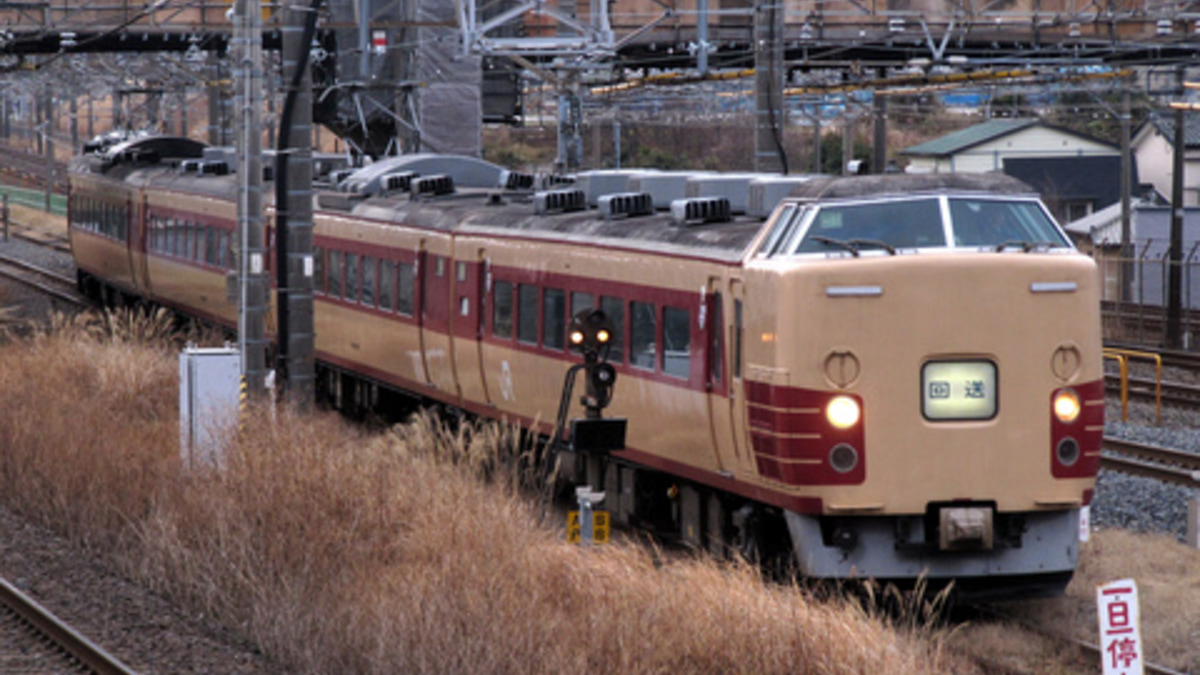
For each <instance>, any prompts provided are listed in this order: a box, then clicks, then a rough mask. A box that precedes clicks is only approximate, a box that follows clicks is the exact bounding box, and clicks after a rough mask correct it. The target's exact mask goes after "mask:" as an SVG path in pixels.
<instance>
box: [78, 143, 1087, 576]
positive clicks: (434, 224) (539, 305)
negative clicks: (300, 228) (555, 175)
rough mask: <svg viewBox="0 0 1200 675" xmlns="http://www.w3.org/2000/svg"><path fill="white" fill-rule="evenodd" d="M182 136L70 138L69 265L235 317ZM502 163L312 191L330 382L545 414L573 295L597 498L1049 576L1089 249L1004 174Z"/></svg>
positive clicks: (1064, 553) (1061, 520) (775, 537)
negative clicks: (561, 173)
mask: <svg viewBox="0 0 1200 675" xmlns="http://www.w3.org/2000/svg"><path fill="white" fill-rule="evenodd" d="M203 154H204V148H203V147H202V146H200V145H199V144H196V143H194V142H190V141H186V140H183V139H164V138H157V139H141V140H136V141H130V142H127V143H124V144H121V145H118V146H116V147H113V148H110V149H108V150H107V151H104V152H102V153H100V154H96V155H90V156H83V157H80V158H78V159H77V160H76V161H75V163H74V165H73V169H72V173H71V195H70V221H71V244H72V249H73V251H74V256H75V259H76V262H77V267H78V274H79V281H80V285H81V287H82V288H83V289H84V290H85V291H87V292H89V293H91V294H93V295H100V296H103V297H106V298H110V299H113V298H116V299H122V298H123V299H130V298H133V297H137V298H142V299H145V300H147V301H151V302H154V303H159V304H161V305H164V306H167V307H171V308H174V309H176V310H178V311H180V312H184V313H186V314H189V315H194V316H198V317H202V318H205V319H208V320H211V321H214V322H216V323H219V324H224V325H227V326H234V325H236V308H235V307H234V306H233V305H232V304H230V303H228V302H227V300H226V272H227V271H228V270H229V269H230V268H231V267H232V261H233V254H232V252H231V247H230V242H231V240H232V238H233V228H234V225H235V219H236V213H235V208H236V205H235V202H234V195H235V184H234V182H233V181H234V178H235V177H234V176H233V175H209V174H215V173H219V172H211V171H206V170H205V168H204V166H203V164H204V162H202V161H200V160H199V159H198V158H200V157H202V155H203ZM430 174H439V176H438V177H436V178H433V177H431V176H430ZM418 175H421V176H422V177H423V178H425V179H426V180H422V178H417V176H418ZM506 176H507V177H509V178H511V177H512V176H511V175H509V174H506V172H502V171H501V170H500V169H499V168H498V167H494V166H492V165H489V164H487V163H485V162H481V161H478V160H471V159H467V158H450V157H435V156H424V155H419V156H411V157H401V158H393V159H388V160H385V161H381V162H377V163H375V164H373V165H371V166H368V167H366V168H364V169H360V170H358V171H357V172H355V173H352V174H350V175H349V176H348V177H345V178H344V179H343V180H342V181H341V183H340V186H341V191H331V192H328V193H322V194H318V198H317V200H316V201H317V204H318V206H317V208H316V211H315V215H314V223H315V260H314V263H315V264H314V265H313V270H314V288H315V290H314V297H315V327H316V355H317V360H318V375H319V377H318V381H319V383H320V384H321V385H323V386H324V387H325V388H326V389H327V390H328V392H329V393H330V394H331V395H332V396H333V397H334V399H335V400H338V401H340V402H341V403H342V404H343V405H346V404H349V403H350V402H353V403H354V404H356V405H381V404H382V403H381V402H382V401H386V400H388V399H389V396H387V395H385V394H389V395H390V394H394V393H396V392H402V393H403V394H404V395H405V396H414V397H419V398H421V399H423V400H427V401H431V402H440V403H442V404H445V405H448V406H454V407H456V408H460V409H463V410H466V411H469V412H472V413H476V414H479V415H483V416H486V417H492V418H501V419H508V420H513V421H517V422H519V423H522V424H525V425H535V424H536V425H540V426H541V430H543V431H545V430H546V425H545V423H547V422H550V421H552V420H553V419H554V413H555V411H556V409H557V407H558V403H559V398H560V393H561V387H562V379H563V373H564V372H565V370H566V369H567V368H568V367H569V366H570V365H571V364H572V363H576V362H578V360H579V357H578V355H576V354H573V353H571V352H570V351H568V349H567V345H566V337H565V334H566V328H567V324H568V321H569V320H570V317H571V316H573V315H574V314H575V313H576V312H577V311H579V310H580V309H585V308H589V307H596V308H600V309H602V310H603V311H604V312H605V313H606V314H607V315H608V316H609V317H610V318H611V319H612V320H613V322H614V325H615V331H614V339H613V344H612V350H611V353H610V358H609V360H610V362H611V363H612V364H613V365H614V366H615V368H616V370H617V372H618V373H619V374H620V379H619V382H618V384H617V386H616V392H615V396H614V400H613V402H612V405H611V407H610V409H609V413H610V414H612V415H614V416H619V417H625V418H627V419H628V433H627V448H626V449H625V450H623V451H620V452H615V453H613V454H612V455H611V456H610V457H608V458H606V459H605V460H604V461H602V460H601V458H599V457H578V458H576V459H577V460H579V461H577V462H576V463H575V466H576V469H575V471H576V473H577V475H578V477H579V479H580V480H586V481H588V482H589V483H591V484H592V485H594V486H602V487H605V488H607V493H608V495H609V498H608V503H607V504H606V508H608V509H609V510H610V511H612V512H613V514H614V517H615V518H616V519H617V520H618V521H620V522H649V523H653V524H654V525H655V526H656V527H658V528H659V529H662V528H668V529H672V530H674V531H675V532H677V533H678V534H679V536H680V537H681V538H682V539H684V540H685V541H688V542H690V543H693V544H695V545H697V546H707V547H710V548H712V549H714V550H722V549H725V548H726V547H735V548H738V549H741V550H743V551H745V552H747V553H751V554H757V555H761V556H771V555H775V554H779V553H786V554H787V555H790V556H791V558H792V560H793V561H794V564H795V566H796V568H797V569H798V570H799V571H800V572H801V573H802V574H804V575H807V576H809V577H814V578H849V577H854V576H858V577H873V578H878V579H887V580H899V581H912V580H914V579H917V578H918V577H920V576H921V575H924V576H925V577H926V578H928V579H930V580H932V581H935V582H937V581H940V580H950V579H953V580H956V581H957V583H958V584H959V586H960V587H961V588H964V589H974V588H1001V589H1006V590H1017V591H1028V592H1051V593H1053V592H1059V591H1061V589H1062V588H1063V586H1064V585H1065V584H1066V582H1067V581H1068V580H1069V578H1070V576H1071V574H1072V572H1073V570H1074V567H1075V564H1076V560H1077V556H1078V550H1079V549H1078V539H1079V536H1078V528H1079V520H1080V513H1081V509H1083V508H1084V507H1085V506H1086V505H1087V504H1088V503H1089V501H1090V500H1091V498H1092V494H1093V489H1094V484H1095V474H1096V471H1097V468H1098V463H1099V451H1100V444H1101V439H1102V432H1103V415H1104V406H1103V403H1104V400H1103V399H1104V390H1103V381H1102V372H1101V353H1100V350H1101V338H1100V319H1099V303H1098V295H1097V293H1098V290H1097V273H1096V269H1095V267H1094V265H1093V263H1092V261H1091V260H1090V259H1089V258H1087V257H1086V256H1083V255H1081V254H1079V253H1078V252H1077V251H1075V250H1074V248H1073V247H1072V246H1071V244H1070V243H1069V241H1068V239H1067V238H1066V237H1065V236H1064V234H1063V232H1062V230H1061V229H1060V228H1059V226H1058V225H1057V224H1056V223H1055V222H1054V221H1053V219H1052V218H1051V216H1050V215H1048V213H1047V211H1046V209H1045V208H1044V207H1043V205H1042V204H1041V203H1040V202H1039V201H1038V199H1037V198H1036V196H1033V195H1030V194H1028V191H1027V188H1025V187H1024V186H1023V185H1021V184H1018V183H1015V181H1010V180H1008V179H1005V178H1003V177H991V176H983V177H978V176H976V177H971V176H963V175H957V176H874V177H853V178H844V179H815V180H811V181H809V182H806V183H803V184H799V185H798V186H796V187H794V188H793V189H792V190H793V191H792V195H791V196H790V197H788V198H786V199H784V200H783V201H782V202H781V203H779V205H778V206H777V207H775V208H774V209H773V211H772V212H771V213H770V215H769V216H768V217H766V218H765V220H764V219H761V218H757V217H747V216H741V215H731V214H730V213H729V212H730V211H740V210H742V208H744V207H745V203H744V199H742V203H739V197H736V196H735V197H734V199H732V200H729V199H725V198H713V197H708V196H705V194H704V193H703V190H704V186H705V185H709V186H713V185H717V186H719V188H720V189H721V190H728V188H729V185H734V186H735V187H736V186H739V185H740V186H741V188H742V189H745V187H746V186H745V184H744V183H738V182H737V181H736V180H734V181H732V182H728V181H727V182H726V183H721V182H720V180H718V179H717V178H714V176H712V175H708V176H707V177H704V176H700V177H695V178H693V179H686V177H685V178H680V179H678V180H676V181H675V183H674V184H675V185H676V188H678V187H679V185H685V188H684V189H685V194H687V193H698V194H697V197H698V198H695V199H691V200H679V201H675V202H673V203H671V204H670V205H669V206H670V207H671V210H670V212H663V211H660V210H657V209H655V208H654V204H655V202H656V201H657V202H659V205H660V206H661V205H666V200H665V198H662V199H659V198H658V197H656V196H655V195H653V194H645V193H636V192H623V193H621V194H616V195H601V194H599V192H600V191H602V190H604V189H605V188H604V187H603V186H604V185H605V183H606V181H611V180H612V179H614V178H621V176H618V175H616V174H611V175H608V174H599V173H597V174H593V175H592V176H591V179H590V180H588V179H587V177H585V180H584V181H582V183H581V185H582V189H572V188H571V187H570V186H567V187H566V188H565V189H559V190H553V191H549V192H540V193H534V192H532V191H529V190H508V189H504V188H503V183H504V181H505V178H506ZM646 176H650V177H654V176H659V177H662V178H664V179H665V178H666V177H667V175H665V174H646ZM447 177H448V179H447ZM643 178H644V177H643ZM742 178H745V177H742ZM747 180H748V179H747ZM680 181H682V183H681V182H680ZM630 182H632V183H634V185H635V187H636V185H637V184H638V182H637V181H635V180H634V179H629V181H628V182H626V183H625V185H628V184H629V183H630ZM666 182H667V181H665V180H664V181H658V182H657V183H656V182H655V181H654V180H649V179H645V180H642V181H641V184H643V185H647V186H653V185H659V184H666ZM750 182H751V183H752V184H753V181H750ZM510 183H521V181H510ZM452 185H456V186H457V189H454V190H453V192H449V191H450V190H451V189H453V188H452ZM697 185H698V186H700V187H698V188H696V187H695V186H697ZM268 192H269V191H268ZM443 193H444V194H443ZM741 194H743V195H744V194H745V193H744V192H743V193H741ZM731 204H732V208H731ZM270 215H271V212H270V209H268V217H269V218H268V222H270ZM272 258H273V256H268V259H272Z"/></svg>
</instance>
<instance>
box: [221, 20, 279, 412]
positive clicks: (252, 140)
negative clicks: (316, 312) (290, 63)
mask: <svg viewBox="0 0 1200 675" xmlns="http://www.w3.org/2000/svg"><path fill="white" fill-rule="evenodd" d="M234 15H235V18H234V37H233V47H234V49H233V54H234V71H235V72H234V81H235V87H234V91H235V98H236V102H235V106H236V108H237V149H238V168H237V171H238V242H239V246H238V252H239V254H240V255H238V257H237V261H238V272H239V279H238V281H239V284H238V351H239V352H240V353H241V355H242V376H243V377H244V378H245V380H246V386H247V388H248V389H249V391H250V394H251V395H252V396H258V397H261V396H262V395H263V394H264V392H266V377H267V340H266V331H265V323H266V313H267V290H268V289H267V275H266V267H265V264H264V263H265V262H266V224H265V219H264V217H263V196H262V183H263V170H262V119H261V118H262V89H263V87H262V76H263V71H262V3H261V0H237V2H236V4H235V5H234ZM210 101H211V99H210ZM210 132H211V127H210Z"/></svg>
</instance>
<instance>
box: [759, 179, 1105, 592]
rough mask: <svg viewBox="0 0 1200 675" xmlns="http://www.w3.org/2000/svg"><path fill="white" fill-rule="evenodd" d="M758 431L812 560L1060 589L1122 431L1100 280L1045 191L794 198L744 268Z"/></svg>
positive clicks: (821, 571)
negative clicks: (1107, 413) (800, 505)
mask: <svg viewBox="0 0 1200 675" xmlns="http://www.w3.org/2000/svg"><path fill="white" fill-rule="evenodd" d="M746 271H747V280H746V286H747V298H748V299H751V300H750V301H749V302H748V303H747V311H748V313H749V315H748V317H747V321H746V323H747V326H748V328H749V333H748V336H747V341H746V360H747V369H748V370H747V383H746V405H747V411H748V416H747V418H748V433H749V436H750V441H751V443H750V445H751V447H752V448H753V450H754V455H755V461H756V464H757V467H758V470H759V473H760V475H761V477H762V479H763V480H764V481H766V482H768V483H770V484H772V485H774V486H778V487H779V488H782V489H785V490H787V491H789V492H791V493H792V494H796V495H802V496H804V497H805V498H806V499H805V501H804V503H806V504H809V505H810V508H809V509H807V512H802V511H801V510H791V511H788V512H787V514H786V519H787V523H788V529H789V531H790V534H791V537H792V543H793V546H794V548H795V552H796V558H797V562H798V565H799V567H800V570H801V572H802V573H803V574H805V575H806V576H811V577H816V578H823V577H831V578H847V577H863V578H866V577H869V578H875V579H881V580H898V581H912V580H916V579H919V578H924V579H928V580H930V581H931V582H933V583H935V584H937V583H939V581H946V580H955V581H956V584H957V585H958V587H959V588H960V589H963V590H972V589H974V590H981V589H986V588H989V587H994V588H1001V589H1004V590H1005V591H1006V592H1008V591H1013V590H1017V591H1020V592H1023V593H1026V594H1046V593H1050V594H1053V593H1057V592H1061V590H1062V589H1063V588H1064V587H1065V585H1066V583H1067V582H1068V581H1069V579H1070V577H1071V574H1072V573H1073V571H1074V568H1075V565H1076V562H1077V559H1078V551H1079V547H1078V542H1079V528H1080V514H1081V509H1082V508H1083V507H1085V506H1086V505H1087V504H1088V503H1089V502H1090V500H1091V497H1092V494H1093V490H1094V486H1095V476H1096V472H1097V469H1098V466H1099V453H1100V447H1101V442H1102V437H1103V426H1104V383H1103V374H1102V356H1101V335H1100V318H1099V296H1098V293H1099V289H1098V277H1097V272H1096V267H1095V265H1094V263H1093V262H1092V260H1091V259H1090V258H1088V257H1086V256H1083V255H1081V254H1079V253H1078V252H1077V251H1075V249H1074V248H1073V247H1072V246H1071V244H1070V242H1069V240H1068V239H1067V238H1066V236H1065V235H1064V234H1063V232H1062V230H1061V229H1060V228H1059V227H1058V226H1057V225H1056V224H1055V223H1054V221H1053V219H1052V218H1051V216H1050V215H1049V214H1048V212H1047V211H1046V210H1045V208H1044V207H1043V205H1042V204H1041V203H1040V202H1039V201H1038V200H1037V199H1036V197H1033V196H1027V195H1023V194H1016V193H1014V192H1003V191H1001V192H999V193H997V192H993V191H986V190H975V191H972V190H938V191H932V192H921V191H916V192H913V191H908V192H905V193H903V194H898V195H894V196H887V195H884V194H879V193H878V192H872V193H871V194H869V195H867V196H862V195H858V196H854V195H851V196H843V197H835V198H830V197H829V196H828V194H826V195H825V196H823V197H822V198H821V199H818V200H810V201H801V202H796V203H794V204H791V205H787V206H785V207H784V208H783V210H782V211H781V212H780V217H779V218H777V219H776V221H775V226H774V227H773V228H771V230H770V232H769V233H768V235H767V237H766V239H765V240H764V242H763V243H762V245H761V246H760V248H759V251H758V253H757V254H756V257H755V258H754V259H752V261H751V262H750V263H749V264H748V265H747V269H746Z"/></svg>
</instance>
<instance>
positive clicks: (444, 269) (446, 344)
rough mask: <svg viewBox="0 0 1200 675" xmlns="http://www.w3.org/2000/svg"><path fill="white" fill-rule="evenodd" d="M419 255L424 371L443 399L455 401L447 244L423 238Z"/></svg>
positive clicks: (449, 257)
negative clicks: (422, 246)
mask: <svg viewBox="0 0 1200 675" xmlns="http://www.w3.org/2000/svg"><path fill="white" fill-rule="evenodd" d="M425 245H426V248H423V249H422V251H421V254H420V256H419V260H420V275H421V350H422V353H423V354H424V358H425V373H426V375H427V376H428V378H429V384H430V385H431V386H432V387H434V388H435V389H437V391H438V393H437V394H435V396H437V397H438V398H440V399H442V400H444V401H452V402H457V400H458V396H459V392H458V387H457V384H456V383H455V379H454V352H453V345H454V340H453V336H452V335H451V328H450V314H451V304H452V299H451V292H452V291H453V288H452V284H451V276H450V275H451V274H452V271H451V269H450V268H451V263H452V262H453V259H452V257H451V255H450V247H449V245H443V244H442V243H441V242H429V241H427V242H425Z"/></svg>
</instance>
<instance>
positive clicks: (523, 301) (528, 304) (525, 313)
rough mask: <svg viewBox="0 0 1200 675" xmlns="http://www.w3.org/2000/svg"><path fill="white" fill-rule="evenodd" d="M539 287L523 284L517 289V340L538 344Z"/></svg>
mask: <svg viewBox="0 0 1200 675" xmlns="http://www.w3.org/2000/svg"><path fill="white" fill-rule="evenodd" d="M537 329H538V287H537V286H530V285H529V284H521V285H519V286H518V287H517V340H518V341H519V342H523V343H525V344H529V345H536V344H537V337H538V334H537Z"/></svg>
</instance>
